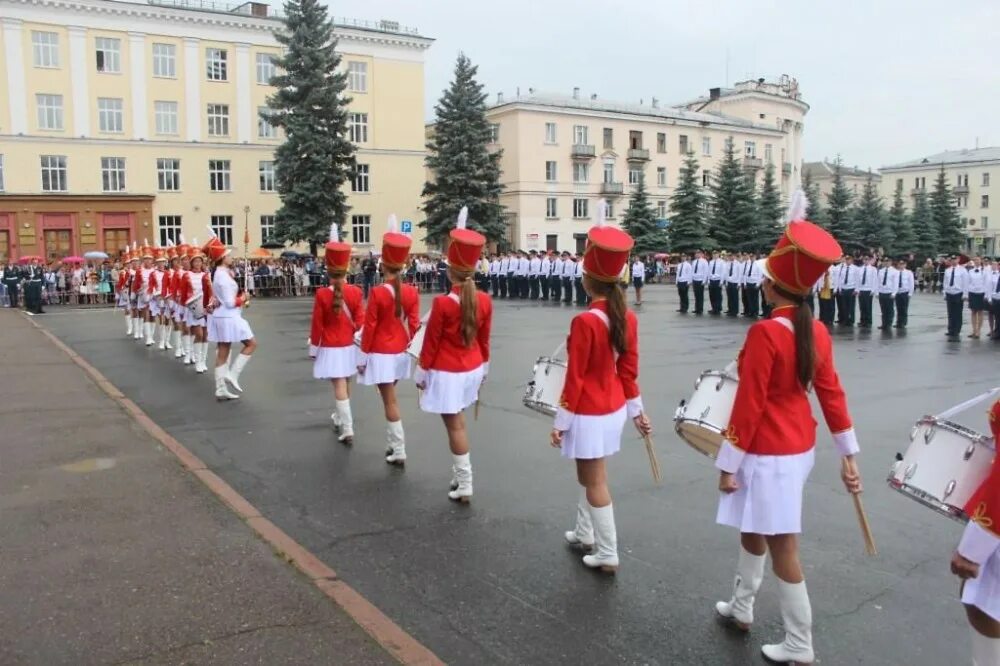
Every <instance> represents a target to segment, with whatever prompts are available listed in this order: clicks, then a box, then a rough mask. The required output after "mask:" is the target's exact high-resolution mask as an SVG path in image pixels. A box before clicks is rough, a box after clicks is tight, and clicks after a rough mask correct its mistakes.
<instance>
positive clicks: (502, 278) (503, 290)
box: [497, 252, 511, 298]
mask: <svg viewBox="0 0 1000 666" xmlns="http://www.w3.org/2000/svg"><path fill="white" fill-rule="evenodd" d="M510 275H511V272H510V252H505V253H504V255H503V257H501V258H500V272H499V273H497V278H498V280H499V282H500V298H507V294H508V291H507V289H508V288H509V285H510Z"/></svg>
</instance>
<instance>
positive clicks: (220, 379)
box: [215, 365, 240, 400]
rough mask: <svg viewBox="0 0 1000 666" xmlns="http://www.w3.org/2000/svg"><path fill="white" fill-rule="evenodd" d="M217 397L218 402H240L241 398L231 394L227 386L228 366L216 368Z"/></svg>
mask: <svg viewBox="0 0 1000 666" xmlns="http://www.w3.org/2000/svg"><path fill="white" fill-rule="evenodd" d="M215 397H216V399H217V400H238V399H239V397H240V396H238V395H236V394H234V393H230V392H229V388H228V387H227V386H226V366H224V365H219V366H216V368H215Z"/></svg>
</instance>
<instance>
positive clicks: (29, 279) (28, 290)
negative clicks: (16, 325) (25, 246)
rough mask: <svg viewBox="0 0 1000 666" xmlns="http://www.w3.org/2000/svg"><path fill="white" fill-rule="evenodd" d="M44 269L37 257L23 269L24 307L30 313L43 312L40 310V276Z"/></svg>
mask: <svg viewBox="0 0 1000 666" xmlns="http://www.w3.org/2000/svg"><path fill="white" fill-rule="evenodd" d="M44 272H45V271H44V269H42V267H41V266H39V265H38V259H32V260H31V263H29V264H28V267H27V268H25V269H24V272H23V276H24V309H25V310H26V311H28V312H30V313H32V314H44V312H45V311H44V310H42V276H43V274H44ZM15 294H16V289H15Z"/></svg>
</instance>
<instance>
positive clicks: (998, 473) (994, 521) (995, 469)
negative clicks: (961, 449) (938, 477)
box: [958, 401, 1000, 564]
mask: <svg viewBox="0 0 1000 666" xmlns="http://www.w3.org/2000/svg"><path fill="white" fill-rule="evenodd" d="M989 417H990V429H991V430H992V431H993V444H994V446H996V445H997V443H998V442H1000V401H997V402H995V403H993V407H992V408H991V409H990V411H989ZM965 513H966V514H967V515H968V516H969V524H968V525H967V526H966V528H965V533H964V534H963V535H962V542H961V543H960V544H959V545H958V552H959V553H960V554H961V555H962V557H964V558H966V559H967V560H971V561H972V562H975V563H976V564H983V563H984V562H986V560H988V559H989V557H990V555H992V554H993V553H994V552H996V550H997V548H1000V456H996V455H995V456H994V457H993V464H992V465H991V467H990V473H989V474H988V475H987V476H986V478H985V479H984V480H983V482H982V484H980V486H979V488H978V489H976V492H975V493H973V494H972V497H971V498H969V501H968V503H967V504H966V505H965Z"/></svg>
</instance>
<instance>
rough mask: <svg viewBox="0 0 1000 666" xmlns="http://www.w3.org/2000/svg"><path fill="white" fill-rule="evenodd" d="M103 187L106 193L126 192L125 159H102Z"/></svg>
mask: <svg viewBox="0 0 1000 666" xmlns="http://www.w3.org/2000/svg"><path fill="white" fill-rule="evenodd" d="M101 186H102V187H103V189H104V191H105V192H124V191H125V158H124V157H102V158H101Z"/></svg>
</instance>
